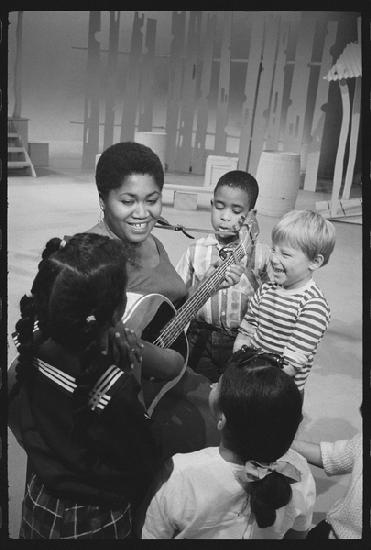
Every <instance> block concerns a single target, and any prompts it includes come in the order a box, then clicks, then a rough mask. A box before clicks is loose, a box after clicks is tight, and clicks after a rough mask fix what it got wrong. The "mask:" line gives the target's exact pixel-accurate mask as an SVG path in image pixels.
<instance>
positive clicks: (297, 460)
mask: <svg viewBox="0 0 371 550" xmlns="http://www.w3.org/2000/svg"><path fill="white" fill-rule="evenodd" d="M280 460H282V461H285V462H288V463H289V464H291V465H292V466H294V467H295V468H296V469H297V470H299V472H300V474H301V475H307V474H308V473H311V469H310V466H309V464H308V462H307V460H306V458H304V456H303V455H301V454H300V453H298V452H297V451H294V449H289V450H288V451H287V452H286V453H285V454H284V455H283V456H282V457H281V458H280Z"/></svg>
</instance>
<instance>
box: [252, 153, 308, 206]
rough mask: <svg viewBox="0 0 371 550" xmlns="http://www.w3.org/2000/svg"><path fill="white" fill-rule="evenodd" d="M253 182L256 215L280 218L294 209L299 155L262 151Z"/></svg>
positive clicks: (298, 181) (298, 176)
mask: <svg viewBox="0 0 371 550" xmlns="http://www.w3.org/2000/svg"><path fill="white" fill-rule="evenodd" d="M256 180H257V182H258V185H259V197H258V200H257V202H256V208H257V211H258V213H259V214H265V215H266V216H278V217H281V216H282V215H283V214H285V213H286V212H289V211H290V210H293V209H294V208H295V202H296V197H297V194H298V190H299V183H300V155H299V154H297V153H287V152H278V151H263V152H262V154H261V156H260V160H259V164H258V169H257V172H256Z"/></svg>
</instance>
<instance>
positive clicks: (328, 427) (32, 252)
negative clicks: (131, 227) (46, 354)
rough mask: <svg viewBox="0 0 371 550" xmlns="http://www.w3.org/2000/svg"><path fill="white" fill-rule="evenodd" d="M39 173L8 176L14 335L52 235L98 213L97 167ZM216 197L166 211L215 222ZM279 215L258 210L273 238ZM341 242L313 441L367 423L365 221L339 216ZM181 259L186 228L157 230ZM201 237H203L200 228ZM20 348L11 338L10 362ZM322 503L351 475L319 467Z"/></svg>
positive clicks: (12, 458)
mask: <svg viewBox="0 0 371 550" xmlns="http://www.w3.org/2000/svg"><path fill="white" fill-rule="evenodd" d="M38 175H39V177H37V178H31V177H27V176H11V177H9V179H8V205H9V206H8V334H9V335H10V333H11V331H12V330H13V329H14V325H15V322H16V321H17V319H18V311H19V310H18V304H19V300H20V298H21V296H22V295H23V294H24V293H25V292H27V291H29V289H30V287H31V284H32V280H33V277H34V276H35V273H36V268H37V264H38V262H39V261H40V255H41V251H42V250H43V247H44V244H45V243H46V241H47V240H48V239H49V238H51V237H54V236H58V237H63V236H64V235H72V234H73V233H77V232H79V231H84V230H86V229H88V228H90V227H91V226H92V225H94V224H95V223H96V222H97V219H98V217H99V209H98V197H97V193H96V188H95V184H94V176H93V175H92V174H86V173H85V174H83V173H81V172H79V171H78V170H76V169H75V170H66V169H65V168H64V169H59V168H58V167H56V169H49V170H44V171H40V172H39V174H38ZM197 178H199V180H200V181H201V180H202V178H201V177H200V176H199V177H197V176H187V175H176V174H169V175H167V176H166V178H165V182H166V181H168V182H169V183H177V182H178V183H187V184H188V183H189V184H192V185H193V184H197V183H199V180H197ZM326 198H328V195H326V193H312V192H305V191H299V195H298V198H297V201H296V208H299V209H300V208H314V204H315V201H317V200H323V199H326ZM209 201H210V197H209V196H206V195H204V196H202V197H201V200H200V202H199V206H198V209H197V210H180V209H179V210H177V209H175V208H174V207H173V205H172V192H170V191H165V192H164V209H163V216H164V217H165V218H166V219H168V220H169V221H170V222H172V223H180V224H183V225H186V226H188V227H196V228H210V227H211V226H210V210H209ZM277 219H278V218H274V217H267V216H262V215H259V214H258V220H259V224H260V240H261V241H263V242H267V243H269V242H270V232H271V229H272V227H273V225H274V224H275V222H276V221H277ZM335 226H336V233H337V242H336V247H335V250H334V253H333V255H332V256H331V258H330V262H329V264H328V265H327V266H325V267H323V268H321V269H320V270H319V271H318V272H317V273H316V280H317V282H318V283H319V285H320V286H321V288H322V290H323V291H324V293H325V295H326V297H327V299H328V302H329V304H330V307H331V311H332V316H331V321H330V326H329V329H328V331H327V333H326V335H325V337H324V340H323V341H322V343H321V344H320V347H319V351H318V354H317V356H316V360H315V364H314V367H313V368H312V372H311V374H310V376H309V379H308V382H307V385H306V390H305V400H304V420H303V422H302V425H301V427H300V432H299V433H300V436H301V437H302V438H303V439H306V440H309V441H320V440H329V441H334V440H336V439H348V438H350V437H352V436H353V435H354V434H355V433H356V432H357V431H359V430H360V429H361V424H362V420H361V416H360V413H359V407H360V404H361V399H362V342H361V338H362V227H361V225H358V224H348V223H341V222H336V223H335ZM155 234H156V236H157V237H158V238H159V239H160V240H161V241H162V242H163V243H164V245H165V248H166V250H167V252H168V254H169V257H170V259H171V261H172V262H173V263H175V262H176V261H177V260H178V259H179V257H180V255H181V254H182V253H183V251H184V250H185V249H186V247H187V246H188V244H189V242H190V241H189V240H188V239H187V237H185V236H184V235H183V234H182V233H179V232H173V231H167V230H161V229H156V230H155ZM193 235H194V236H195V237H198V236H200V234H198V233H197V232H193ZM15 355H16V351H15V347H14V345H13V343H12V342H11V341H10V338H9V346H8V364H9V363H10V362H11V360H12V359H13V358H14V357H15ZM8 434H9V444H8V464H9V493H10V494H9V498H10V500H9V506H10V509H9V518H10V525H9V536H10V537H11V538H18V531H19V524H20V517H21V502H22V496H23V491H24V483H25V465H26V460H25V453H24V451H23V450H22V448H21V447H20V446H19V445H18V443H17V442H16V441H15V439H14V437H13V435H12V433H11V432H10V431H8ZM313 475H314V477H315V479H316V484H317V495H318V498H317V502H316V506H315V514H314V518H313V522H314V523H317V522H318V521H319V520H321V519H322V518H323V517H324V514H325V513H326V510H327V509H328V508H329V506H330V505H331V504H332V503H333V502H334V501H335V500H336V499H337V498H338V497H340V496H341V495H342V494H343V492H344V490H345V487H346V485H347V476H341V477H339V476H335V477H331V478H328V477H326V475H325V474H324V473H323V472H322V471H321V470H320V469H318V468H316V467H313Z"/></svg>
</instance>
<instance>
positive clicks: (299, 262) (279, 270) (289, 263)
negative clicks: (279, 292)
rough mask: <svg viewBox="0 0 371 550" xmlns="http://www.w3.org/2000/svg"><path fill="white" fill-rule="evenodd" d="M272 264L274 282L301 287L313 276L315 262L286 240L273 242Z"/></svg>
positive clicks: (288, 286) (287, 286)
mask: <svg viewBox="0 0 371 550" xmlns="http://www.w3.org/2000/svg"><path fill="white" fill-rule="evenodd" d="M271 264H272V268H273V276H274V282H275V283H277V284H278V285H281V286H283V287H284V288H287V289H294V288H299V287H301V286H303V285H305V283H307V282H308V281H309V280H310V278H311V277H312V272H313V262H312V261H311V260H310V259H309V258H308V256H307V255H306V254H305V253H304V252H303V251H302V250H301V249H300V248H294V247H293V246H292V245H291V244H288V243H287V242H285V241H280V242H278V243H277V242H276V243H273V247H272V254H271Z"/></svg>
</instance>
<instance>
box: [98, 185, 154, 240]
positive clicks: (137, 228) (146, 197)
mask: <svg viewBox="0 0 371 550" xmlns="http://www.w3.org/2000/svg"><path fill="white" fill-rule="evenodd" d="M101 201H102V203H103V207H104V221H105V222H106V224H107V225H108V227H109V228H110V230H111V231H113V233H115V235H117V237H119V238H120V239H122V240H125V241H129V242H132V243H141V242H144V241H145V240H146V239H147V237H148V236H149V235H150V233H151V231H152V229H153V227H154V225H155V223H156V220H157V218H158V217H159V216H160V215H161V210H162V201H161V190H160V189H159V187H158V185H157V184H156V182H155V180H154V178H153V177H152V176H150V175H149V174H130V175H129V176H127V177H126V178H125V179H124V181H123V183H122V184H121V186H120V187H117V188H116V189H111V191H110V192H109V193H108V195H107V197H106V198H105V199H101Z"/></svg>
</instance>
